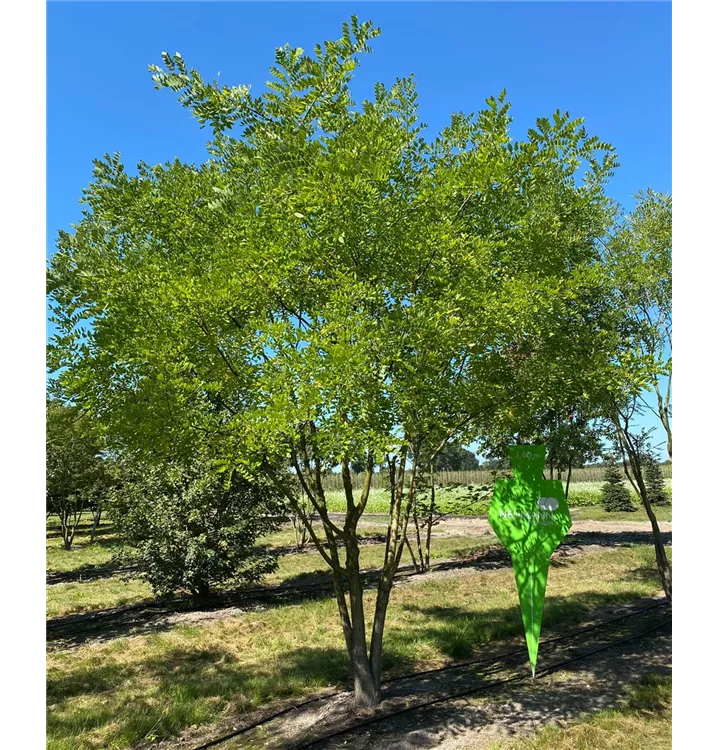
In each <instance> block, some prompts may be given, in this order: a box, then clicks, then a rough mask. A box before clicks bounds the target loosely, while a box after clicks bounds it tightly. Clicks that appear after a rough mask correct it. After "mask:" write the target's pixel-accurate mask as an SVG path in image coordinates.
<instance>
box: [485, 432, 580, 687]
mask: <svg viewBox="0 0 718 750" xmlns="http://www.w3.org/2000/svg"><path fill="white" fill-rule="evenodd" d="M509 457H510V459H511V467H512V468H513V471H514V476H513V479H497V480H496V484H495V486H494V495H493V498H492V500H491V506H490V507H489V525H490V526H491V528H492V529H493V530H494V532H495V533H496V536H498V538H499V539H500V540H501V542H502V543H503V545H504V546H505V547H506V549H508V551H509V554H510V555H511V560H512V562H513V566H514V576H515V578H516V587H517V589H518V592H519V602H520V604H521V618H522V619H523V623H524V631H525V633H526V646H527V647H528V652H529V661H530V662H531V672H532V673H533V674H535V673H536V660H537V658H538V647H539V636H540V635H541V616H542V615H543V602H544V596H545V594H546V581H547V579H548V566H549V559H550V557H551V555H552V554H553V551H554V550H555V549H556V547H558V545H559V544H560V543H561V540H562V539H563V538H564V536H566V533H567V532H568V530H569V529H570V528H571V515H570V514H569V512H568V505H567V504H566V498H565V497H564V493H563V484H562V483H561V482H560V481H559V480H548V479H543V477H542V474H543V465H544V459H545V458H546V447H545V446H543V445H513V446H511V447H510V448H509Z"/></svg>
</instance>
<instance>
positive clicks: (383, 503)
mask: <svg viewBox="0 0 718 750" xmlns="http://www.w3.org/2000/svg"><path fill="white" fill-rule="evenodd" d="M665 481H666V493H667V495H668V499H669V500H670V498H671V480H670V479H667V480H665ZM602 484H603V482H576V483H574V484H572V485H570V487H569V493H568V504H569V506H571V508H579V507H584V506H595V505H598V506H600V504H601V486H602ZM626 486H627V487H628V488H629V489H630V490H631V495H632V496H633V502H634V503H635V505H636V507H637V508H638V513H642V514H643V515H644V517H645V513H643V509H642V507H641V503H640V500H639V499H638V496H637V495H636V493H635V492H634V491H633V488H632V487H631V486H630V485H629V484H628V482H626ZM456 497H457V493H454V492H450V491H448V490H444V489H441V488H440V489H438V490H437V493H436V505H437V509H438V511H439V512H440V513H443V512H444V511H448V510H449V509H450V508H451V509H452V510H453V507H452V504H453V502H454V501H455V499H456ZM326 498H327V507H328V508H329V510H330V511H331V512H334V513H342V512H344V510H345V509H346V502H345V498H344V493H343V492H342V491H340V490H329V491H327V493H326ZM488 508H489V499H488V498H487V499H486V500H485V501H482V502H479V503H476V504H475V505H474V506H471V507H466V508H465V509H462V510H461V511H460V512H461V513H464V514H466V515H478V516H481V515H486V514H487V513H488ZM365 512H366V513H388V512H389V493H388V492H385V491H384V490H372V491H371V493H370V495H369V501H368V503H367V507H366V511H365ZM638 513H636V514H635V515H638Z"/></svg>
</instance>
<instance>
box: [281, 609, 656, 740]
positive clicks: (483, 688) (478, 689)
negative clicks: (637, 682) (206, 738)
mask: <svg viewBox="0 0 718 750" xmlns="http://www.w3.org/2000/svg"><path fill="white" fill-rule="evenodd" d="M669 624H670V623H669V622H662V623H661V624H660V625H654V626H653V627H651V628H647V629H646V630H642V631H641V632H640V633H637V634H636V635H632V636H629V637H628V638H623V639H621V640H620V641H613V642H612V643H609V644H608V645H606V646H599V647H598V648H594V649H592V650H591V651H586V652H584V653H583V654H578V655H577V656H572V657H571V658H570V659H564V661H561V662H557V663H556V664H552V665H551V666H549V667H547V668H546V669H542V670H540V671H539V672H537V673H536V675H535V677H539V678H540V677H545V676H546V675H548V674H551V672H555V671H556V670H557V669H560V668H561V667H565V666H566V665H567V664H572V663H573V662H577V661H580V660H581V659H585V658H587V657H589V656H593V655H594V654H598V653H600V652H601V651H608V650H609V649H611V648H615V647H616V646H620V645H622V644H624V643H629V642H630V641H635V640H637V639H639V638H642V637H643V636H645V635H648V634H649V633H653V632H655V631H656V630H660V628H663V627H665V626H666V625H669ZM527 679H528V675H527V674H521V675H514V676H513V677H508V678H506V679H505V680H496V681H495V682H490V683H489V684H488V685H481V686H479V687H475V688H471V689H469V690H462V691H460V692H458V693H453V694H452V695H446V696H442V697H441V698H434V699H432V700H430V701H425V702H424V703H418V704H416V705H414V706H407V707H406V708H402V709H399V710H398V711H393V712H392V713H388V714H384V715H383V716H372V717H370V718H368V719H365V720H364V721H361V722H359V723H357V724H354V725H353V726H351V727H345V728H344V729H338V730H336V731H335V732H332V733H331V734H326V735H324V737H318V738H317V739H315V740H310V741H309V742H304V743H302V744H299V745H295V746H294V748H292V750H306V748H310V747H315V746H316V745H319V744H322V743H324V742H328V741H329V740H332V739H334V738H336V737H341V736H342V735H345V734H350V733H352V732H355V731H356V730H358V729H363V728H364V727H366V726H368V725H369V724H376V723H378V722H380V721H385V720H386V719H393V718H394V717H396V716H400V715H402V714H407V713H410V712H411V711H419V710H421V709H423V708H429V707H430V706H435V705H437V704H439V703H446V702H447V701H452V700H457V699H459V698H465V697H467V696H469V695H476V694H478V693H483V692H486V691H488V690H492V689H494V688H497V687H501V686H502V685H508V684H509V683H512V682H522V681H524V680H527Z"/></svg>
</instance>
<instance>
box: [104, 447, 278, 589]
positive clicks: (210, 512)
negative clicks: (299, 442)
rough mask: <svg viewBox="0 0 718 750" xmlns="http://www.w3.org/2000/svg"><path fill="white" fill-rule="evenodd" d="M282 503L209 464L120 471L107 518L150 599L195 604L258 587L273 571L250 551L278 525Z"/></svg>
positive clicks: (269, 561) (266, 558) (264, 487)
mask: <svg viewBox="0 0 718 750" xmlns="http://www.w3.org/2000/svg"><path fill="white" fill-rule="evenodd" d="M282 510H283V503H282V500H281V498H280V497H279V496H278V494H277V491H276V490H275V489H274V487H272V486H271V485H269V484H268V483H267V482H266V481H265V482H257V481H255V482H249V481H247V480H246V479H245V478H243V477H242V476H240V475H239V474H238V473H237V472H230V474H229V476H223V475H221V474H219V473H218V472H217V471H216V470H215V469H214V468H213V466H212V465H211V462H209V461H208V460H207V459H197V460H194V461H192V462H191V463H190V464H189V465H187V466H183V465H181V464H171V463H170V464H165V465H163V466H157V465H154V464H146V463H140V464H138V465H129V466H125V470H124V477H123V481H122V484H121V486H120V487H119V488H118V489H117V490H116V492H115V494H114V498H113V504H112V511H111V512H112V517H113V520H114V523H115V527H116V528H117V531H118V534H119V537H120V539H121V540H122V541H123V542H124V543H125V544H126V545H128V549H129V551H125V552H123V553H122V554H121V555H120V557H121V559H122V562H123V563H126V564H131V565H134V566H136V567H137V568H138V570H139V572H140V575H141V576H142V577H144V578H145V579H146V580H147V581H148V582H149V583H150V584H151V586H152V588H153V590H154V591H155V593H156V594H159V595H167V594H170V593H173V592H175V591H181V590H189V591H190V592H191V593H192V594H194V595H195V596H197V597H200V598H206V597H208V596H209V594H210V592H211V590H212V589H215V588H216V587H218V586H221V585H224V584H228V583H232V584H235V585H239V584H241V583H248V582H249V583H251V582H256V581H258V580H260V579H261V577H262V576H263V575H265V574H266V573H270V572H272V571H273V570H275V569H276V566H277V561H276V557H275V556H274V555H271V554H269V553H268V552H267V551H266V550H263V549H262V548H260V547H257V546H256V542H257V539H258V538H259V537H260V536H262V535H263V534H266V533H269V532H271V531H274V530H276V529H277V528H278V526H279V519H280V517H281V512H282Z"/></svg>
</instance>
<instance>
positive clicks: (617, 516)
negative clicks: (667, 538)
mask: <svg viewBox="0 0 718 750" xmlns="http://www.w3.org/2000/svg"><path fill="white" fill-rule="evenodd" d="M653 512H654V513H655V514H656V518H657V519H658V520H659V521H665V522H668V523H670V521H671V512H672V507H671V506H670V505H654V506H653ZM571 518H572V519H573V520H574V521H614V522H618V521H634V522H637V521H642V522H644V523H647V522H648V516H647V515H646V511H645V510H644V509H643V506H642V505H638V506H636V512H635V513H608V512H606V511H605V510H604V509H603V508H602V507H601V506H600V505H591V506H588V507H584V508H571Z"/></svg>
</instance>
